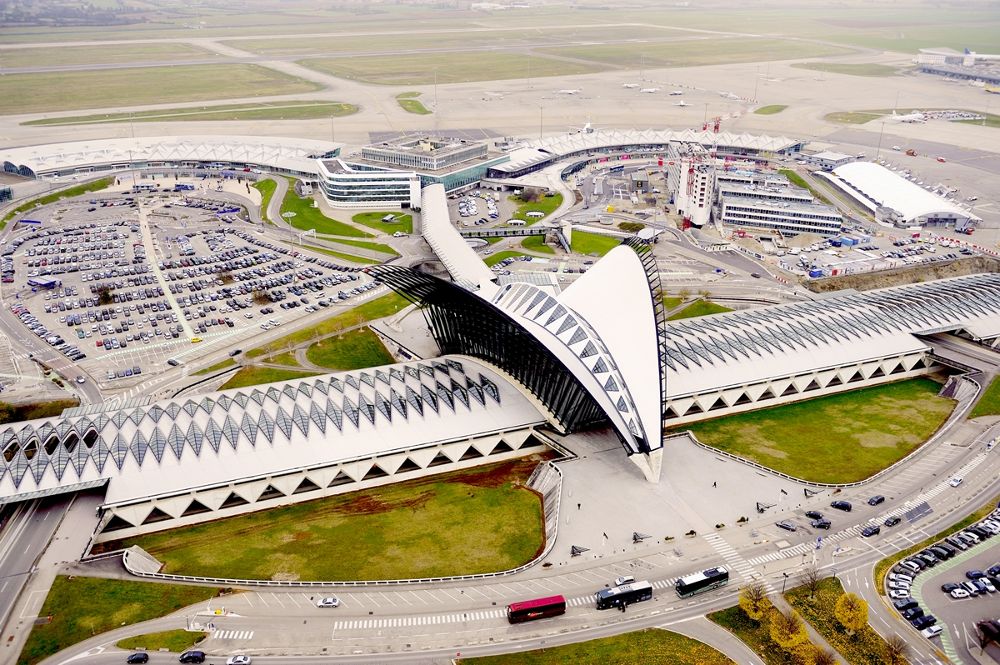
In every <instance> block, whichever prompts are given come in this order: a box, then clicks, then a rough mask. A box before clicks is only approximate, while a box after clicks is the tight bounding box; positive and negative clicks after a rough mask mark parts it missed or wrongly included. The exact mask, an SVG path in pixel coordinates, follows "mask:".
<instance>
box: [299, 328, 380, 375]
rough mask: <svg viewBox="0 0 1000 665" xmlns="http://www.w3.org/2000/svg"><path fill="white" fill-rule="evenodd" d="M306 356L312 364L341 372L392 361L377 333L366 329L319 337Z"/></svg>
mask: <svg viewBox="0 0 1000 665" xmlns="http://www.w3.org/2000/svg"><path fill="white" fill-rule="evenodd" d="M306 358H307V359H308V360H309V362H311V363H313V364H314V365H319V366H320V367H325V368H327V369H331V370H342V371H347V370H349V369H364V368H366V367H377V366H379V365H388V364H390V363H394V362H396V361H395V360H394V359H393V357H392V355H390V354H389V350H388V349H386V348H385V345H384V344H382V340H381V339H379V336H378V335H376V334H375V333H374V332H372V331H371V330H370V329H368V328H357V329H356V330H350V331H348V332H345V333H343V334H340V335H337V336H336V337H327V338H326V339H322V340H320V341H318V342H316V343H315V344H313V345H312V346H310V347H309V348H308V349H307V350H306Z"/></svg>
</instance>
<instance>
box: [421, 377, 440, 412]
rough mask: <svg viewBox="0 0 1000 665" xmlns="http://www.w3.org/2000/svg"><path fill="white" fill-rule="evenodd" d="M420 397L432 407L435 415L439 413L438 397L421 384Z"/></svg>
mask: <svg viewBox="0 0 1000 665" xmlns="http://www.w3.org/2000/svg"><path fill="white" fill-rule="evenodd" d="M420 396H421V397H423V398H424V402H426V403H427V404H428V405H429V406H430V407H431V409H433V410H434V413H437V410H438V400H437V395H435V394H434V393H433V392H432V391H431V389H430V388H428V387H427V386H425V385H424V384H420Z"/></svg>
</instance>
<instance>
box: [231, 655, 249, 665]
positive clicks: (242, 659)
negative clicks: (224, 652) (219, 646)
mask: <svg viewBox="0 0 1000 665" xmlns="http://www.w3.org/2000/svg"><path fill="white" fill-rule="evenodd" d="M252 662H253V661H252V660H251V659H250V656H230V657H229V658H227V659H226V665H250V664H251V663H252Z"/></svg>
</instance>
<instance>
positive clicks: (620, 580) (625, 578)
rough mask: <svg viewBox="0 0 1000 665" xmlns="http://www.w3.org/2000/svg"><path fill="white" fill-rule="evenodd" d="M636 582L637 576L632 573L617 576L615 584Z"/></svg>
mask: <svg viewBox="0 0 1000 665" xmlns="http://www.w3.org/2000/svg"><path fill="white" fill-rule="evenodd" d="M632 582H635V578H634V577H632V576H631V575H622V576H621V577H616V578H615V586H621V585H623V584H631V583H632Z"/></svg>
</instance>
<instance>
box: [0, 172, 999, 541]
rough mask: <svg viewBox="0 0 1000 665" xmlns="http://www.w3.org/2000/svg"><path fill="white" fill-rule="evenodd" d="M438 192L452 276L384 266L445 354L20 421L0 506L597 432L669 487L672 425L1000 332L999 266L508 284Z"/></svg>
mask: <svg viewBox="0 0 1000 665" xmlns="http://www.w3.org/2000/svg"><path fill="white" fill-rule="evenodd" d="M422 199H423V206H424V207H423V234H424V237H425V239H426V240H427V241H428V243H429V244H430V246H431V247H432V249H433V250H434V252H435V253H436V254H437V256H438V257H439V258H440V260H441V262H442V263H443V264H444V266H445V267H446V269H447V271H448V273H449V275H450V279H444V278H440V277H435V276H432V275H428V274H425V273H422V272H420V271H418V270H415V269H410V268H406V267H401V266H390V265H385V266H377V267H372V268H370V269H369V270H370V271H371V272H372V273H373V274H374V275H376V276H377V277H378V278H379V279H381V280H382V281H383V282H384V283H386V284H388V285H389V286H390V287H391V288H393V289H395V290H396V291H398V292H400V293H402V294H404V295H405V296H406V297H407V298H409V299H410V300H411V301H413V302H414V303H416V304H418V305H419V306H420V307H421V308H422V312H423V315H424V316H425V318H426V321H427V324H428V327H429V328H430V330H431V332H432V334H433V336H434V339H435V340H436V341H437V344H438V346H439V347H440V354H441V355H440V356H439V357H435V358H425V359H417V360H411V361H408V362H405V363H397V364H393V365H388V366H384V367H376V368H370V369H364V370H355V371H350V372H341V373H337V374H329V375H324V376H316V377H309V378H304V379H298V380H293V381H285V382H279V383H274V384H269V385H262V386H256V387H250V388H240V389H234V390H224V391H218V392H212V393H208V394H204V395H199V396H193V397H187V398H185V397H180V398H174V399H167V400H161V401H159V402H155V403H149V404H142V405H132V406H129V407H128V408H111V407H104V406H103V405H90V406H87V407H83V408H80V409H76V410H72V411H69V412H67V413H65V414H64V415H63V416H61V417H57V418H45V419H38V420H31V421H26V422H20V423H12V424H7V425H4V426H2V427H0V501H2V502H12V501H21V500H26V499H30V498H35V497H38V496H44V495H49V494H55V493H63V492H72V491H76V490H80V489H85V488H95V487H104V488H105V492H106V494H105V497H106V498H105V501H104V504H103V508H102V519H101V522H100V527H99V533H98V536H97V538H98V540H104V539H110V538H116V537H124V536H130V535H134V534H138V533H142V532H147V531H154V530H158V529H162V528H167V527H173V526H180V525H185V524H191V523H195V522H200V521H206V520H210V519H215V518H218V517H224V516H228V515H234V514H239V513H243V512H249V511H254V510H260V509H265V508H269V507H272V506H277V505H282V504H287V503H292V502H296V501H301V500H307V499H312V498H318V497H321V496H326V495H330V494H335V493H339V492H345V491H349V490H353V489H358V488H362V487H370V486H373V485H378V484H385V483H391V482H395V481H397V480H402V479H408V478H414V477H419V476H425V475H430V474H434V473H439V472H442V471H449V470H454V469H458V468H463V467H468V466H472V465H476V464H481V463H484V462H488V461H491V460H501V459H506V458H510V457H514V456H520V455H525V454H527V453H528V452H531V451H533V450H538V449H539V447H541V446H544V445H546V442H548V441H551V433H552V432H553V431H555V432H567V433H568V432H573V431H577V430H582V429H586V428H593V427H604V428H608V429H609V430H610V431H612V432H614V435H615V436H616V437H617V438H618V440H619V441H620V442H621V445H622V448H623V453H624V454H626V455H628V456H629V458H630V459H631V460H633V461H634V462H635V463H636V465H637V467H638V469H640V470H641V476H644V477H645V478H646V479H647V480H650V481H654V482H655V481H657V480H658V479H659V476H660V469H661V466H662V465H663V464H670V460H669V458H665V456H664V447H663V436H662V432H663V428H664V427H665V426H668V427H669V426H681V425H683V424H685V423H688V422H692V421H695V420H701V419H705V418H712V417H717V416H723V415H728V414H731V413H735V412H739V411H745V410H750V409H754V408H759V407H762V406H769V405H774V404H779V403H783V402H791V401H795V400H800V399H806V398H810V397H814V396H819V395H824V394H829V393H833V392H838V391H844V390H851V389H853V388H855V387H862V386H867V385H874V384H877V383H882V382H887V381H893V380H896V379H901V378H905V377H909V376H916V375H919V374H922V373H926V372H928V371H929V370H931V369H932V368H934V366H935V361H934V356H933V349H932V344H933V341H932V339H929V338H928V337H927V336H928V335H933V334H936V333H942V332H950V333H954V334H958V335H962V336H964V337H967V338H970V339H974V340H977V341H982V342H985V343H996V341H997V339H998V337H1000V275H997V274H982V275H970V276H966V277H956V278H951V279H946V280H939V281H934V282H925V283H920V284H912V285H907V286H900V287H893V288H888V289H881V290H877V291H870V292H866V293H860V294H847V295H841V296H834V297H828V298H824V299H819V300H816V301H813V302H802V303H792V304H784V305H774V306H770V307H762V308H759V309H753V310H745V311H738V312H730V313H726V314H718V315H713V316H706V317H702V318H698V319H690V320H684V321H676V322H667V321H665V320H664V317H663V309H662V301H661V289H660V285H659V283H658V275H659V270H658V269H657V266H656V263H655V261H654V259H653V256H652V253H651V251H650V248H649V247H648V246H645V245H643V244H642V243H641V242H639V241H638V240H628V241H626V242H625V243H623V245H622V246H620V247H617V248H615V249H613V250H612V251H611V252H609V253H608V254H607V255H606V256H605V257H604V258H602V259H601V260H600V261H598V262H597V264H596V265H594V266H593V268H591V270H590V271H588V272H587V273H586V274H584V275H583V276H581V277H580V278H579V279H578V280H577V281H576V282H575V283H573V284H572V285H571V286H569V287H568V288H566V289H564V290H562V291H561V292H556V291H553V290H549V289H547V288H544V287H540V286H537V285H534V284H528V283H523V282H517V281H514V282H510V283H505V284H500V283H498V280H497V279H496V276H495V275H494V274H493V272H492V271H491V270H489V269H488V268H487V267H486V266H485V265H484V264H483V262H482V261H481V260H480V259H479V257H478V256H477V255H476V254H475V253H474V252H473V251H472V250H471V249H470V248H469V247H468V245H466V244H465V242H464V241H463V240H462V238H461V237H460V235H459V233H458V231H457V230H456V229H455V227H454V226H452V224H451V222H450V220H449V218H448V213H447V201H446V195H445V190H444V186H443V185H440V184H436V185H432V186H429V187H426V188H425V189H424V191H423V193H422ZM570 442H571V440H570ZM639 478H640V474H639V473H637V474H636V479H637V480H638V479H639Z"/></svg>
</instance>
